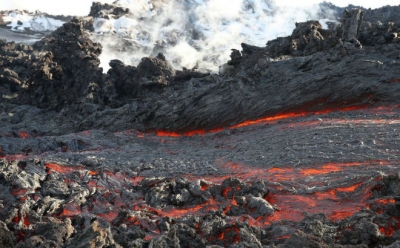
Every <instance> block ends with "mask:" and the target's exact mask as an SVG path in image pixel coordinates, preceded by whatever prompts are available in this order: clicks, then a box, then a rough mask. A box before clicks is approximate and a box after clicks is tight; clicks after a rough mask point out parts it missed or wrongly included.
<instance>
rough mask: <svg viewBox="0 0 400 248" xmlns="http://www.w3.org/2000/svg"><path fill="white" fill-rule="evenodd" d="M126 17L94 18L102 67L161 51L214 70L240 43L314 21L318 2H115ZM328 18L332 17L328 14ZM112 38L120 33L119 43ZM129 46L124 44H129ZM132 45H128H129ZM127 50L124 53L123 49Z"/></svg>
mask: <svg viewBox="0 0 400 248" xmlns="http://www.w3.org/2000/svg"><path fill="white" fill-rule="evenodd" d="M115 3H116V4H118V5H121V6H124V7H128V8H130V11H131V13H132V14H131V15H129V16H123V17H121V18H119V19H109V20H107V19H97V20H96V21H95V24H94V27H95V31H96V33H98V34H104V35H100V36H96V37H95V38H94V39H95V40H97V41H99V42H101V43H102V44H103V47H104V49H103V54H102V56H101V62H102V64H101V66H102V67H103V68H104V69H105V70H107V69H108V68H109V66H108V63H109V60H110V59H119V60H122V61H123V62H124V63H126V64H131V65H137V64H138V63H139V62H140V59H141V58H142V57H145V56H155V55H156V54H157V53H158V52H163V53H164V55H165V57H166V58H167V59H168V60H169V61H171V62H172V63H173V65H174V66H175V67H176V68H177V69H180V68H181V67H186V68H193V67H194V66H196V65H197V66H198V67H199V68H200V70H203V71H204V70H206V69H208V70H212V71H217V70H218V66H219V65H221V64H224V63H226V62H227V61H228V60H229V55H230V52H231V51H230V49H232V48H234V49H238V50H240V49H241V48H240V43H242V42H243V43H248V44H250V45H255V46H265V44H266V42H267V41H268V40H271V39H275V38H276V37H279V36H287V35H290V34H291V32H292V31H293V28H294V27H295V22H302V21H307V20H319V19H321V17H319V16H318V15H319V13H320V11H321V10H320V7H319V5H317V4H315V5H311V6H306V7H301V6H292V7H290V6H289V7H288V6H280V5H277V4H275V3H274V2H273V1H271V0H186V1H177V0H169V1H166V0H153V1H148V0H119V1H116V2H115ZM332 18H333V15H332ZM116 37H123V39H124V45H121V44H120V43H119V42H117V40H118V39H117V38H116ZM128 44H129V45H128ZM129 47H130V48H131V49H128V48H129ZM125 51H126V52H125Z"/></svg>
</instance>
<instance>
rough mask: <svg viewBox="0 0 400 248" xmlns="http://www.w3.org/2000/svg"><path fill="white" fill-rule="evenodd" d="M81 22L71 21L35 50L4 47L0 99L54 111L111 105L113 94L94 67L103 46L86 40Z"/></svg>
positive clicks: (9, 44) (20, 45)
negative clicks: (79, 105) (81, 104)
mask: <svg viewBox="0 0 400 248" xmlns="http://www.w3.org/2000/svg"><path fill="white" fill-rule="evenodd" d="M83 23H84V22H83V21H81V20H78V19H74V20H72V21H71V22H69V23H66V24H64V25H63V26H62V27H60V28H59V29H58V30H56V31H55V32H53V33H52V34H51V35H49V36H47V37H45V38H43V39H42V40H41V41H39V42H37V43H35V44H34V45H33V46H28V45H22V44H14V43H5V42H3V43H2V44H1V45H2V49H1V52H2V57H1V59H0V63H1V64H2V65H3V68H4V69H2V72H3V73H2V76H1V85H3V91H4V94H2V97H3V98H4V97H5V98H6V99H10V101H11V102H18V103H24V104H30V105H34V106H38V107H41V108H49V109H57V110H60V109H62V108H63V106H65V104H73V103H79V102H90V103H96V104H103V103H104V102H107V101H110V100H111V99H112V97H113V95H114V94H115V93H114V91H115V90H114V87H113V86H112V87H111V88H109V87H108V86H107V84H105V83H103V81H104V79H103V74H102V69H101V68H99V67H98V66H99V64H100V61H99V59H98V56H99V55H100V53H101V45H100V44H98V43H93V42H92V41H91V40H90V39H89V38H88V35H87V34H86V31H84V28H83Z"/></svg>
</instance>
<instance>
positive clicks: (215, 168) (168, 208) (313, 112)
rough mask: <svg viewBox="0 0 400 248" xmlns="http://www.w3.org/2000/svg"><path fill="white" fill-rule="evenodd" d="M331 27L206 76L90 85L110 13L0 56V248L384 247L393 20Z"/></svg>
mask: <svg viewBox="0 0 400 248" xmlns="http://www.w3.org/2000/svg"><path fill="white" fill-rule="evenodd" d="M325 4H326V3H325ZM153 7H154V8H155V10H153V11H156V8H160V6H157V5H154V6H153ZM153 7H152V8H153ZM331 7H332V6H331ZM335 11H336V12H334V13H336V14H335V15H336V18H337V21H332V22H327V23H322V22H320V21H318V20H309V21H306V22H296V23H293V28H294V29H293V32H292V33H291V35H290V36H286V37H279V38H276V39H273V40H269V41H267V40H266V41H265V42H264V43H265V45H264V46H255V45H253V44H248V43H242V44H241V49H240V50H239V49H232V50H230V49H227V50H226V51H225V53H227V54H228V55H229V54H230V58H229V59H228V60H226V61H225V62H224V64H220V65H219V66H220V67H219V72H216V71H214V70H212V69H210V70H207V68H204V67H201V65H200V64H199V66H195V67H194V68H191V67H190V68H188V67H186V68H182V67H177V66H176V63H178V62H179V61H178V62H177V61H176V60H174V61H172V60H169V58H168V53H167V52H165V51H166V50H165V49H167V47H168V46H169V45H171V44H172V43H173V42H172V41H171V40H169V41H168V42H170V43H168V42H167V43H165V44H164V43H163V44H161V43H160V44H158V45H157V46H156V47H155V48H154V49H153V50H152V51H148V53H147V55H146V56H147V57H146V56H143V58H142V59H141V60H140V61H139V62H138V64H135V65H128V64H127V63H124V62H123V61H122V60H118V59H113V60H111V61H109V63H108V66H109V69H108V70H107V71H106V70H105V69H103V67H101V66H100V64H101V61H100V58H101V55H102V52H104V50H105V49H109V48H106V45H104V44H103V45H102V44H100V42H99V39H100V38H99V36H97V35H95V34H94V33H93V32H94V30H95V28H96V24H97V25H98V24H99V21H98V20H99V18H103V19H104V20H111V19H112V18H121V17H124V16H129V15H133V16H134V14H132V13H131V12H130V10H129V9H126V8H122V7H121V6H118V5H113V4H100V3H93V6H92V9H91V11H90V15H89V16H86V17H79V18H77V17H76V18H67V17H64V20H63V21H64V22H65V23H64V24H62V25H61V24H60V27H59V28H57V29H55V30H54V31H52V32H48V33H46V35H45V36H43V37H42V36H41V37H40V38H38V39H37V40H36V41H33V42H24V43H18V42H11V41H6V40H0V65H1V66H0V110H1V114H0V247H18V248H25V247H27V248H28V247H29V248H30V247H43V248H45V247H63V248H64V247H65V248H71V247H73V248H76V247H138V248H139V247H140V248H141V247H143V248H145V247H146V248H147V247H149V248H156V247H182V248H183V247H210V248H211V247H232V248H233V247H235V248H239V247H240V248H242V247H271V248H272V247H288V248H289V247H392V248H394V247H400V5H399V6H393V7H390V6H387V7H383V8H380V9H374V10H371V9H363V8H347V9H339V8H336V9H335ZM1 13H2V15H3V18H2V19H0V20H3V21H2V23H0V26H1V28H0V29H1V30H3V31H1V32H8V33H13V32H14V31H12V30H7V18H5V17H4V16H6V15H7V13H6V12H1ZM36 14H37V13H36ZM271 14H273V13H271ZM107 18H108V19H107ZM103 19H102V20H103ZM36 20H39V19H36ZM145 21H146V20H145ZM165 25H167V24H165ZM265 29H268V27H267V26H266V27H265ZM31 32H33V31H32V30H31ZM188 32H189V31H188ZM13 34H15V35H20V36H21V37H22V36H23V35H26V36H30V37H31V36H32V35H37V34H32V33H29V34H22V33H15V32H14V33H13ZM190 34H191V35H192V36H193V35H194V36H193V37H194V38H193V37H192V36H191V37H192V38H193V39H194V40H196V39H195V38H196V37H197V41H199V40H200V41H201V39H202V38H201V37H202V35H201V34H200V33H199V32H195V31H193V30H191V31H190ZM41 35H43V32H42V33H41ZM104 35H106V34H104ZM107 35H113V34H107ZM114 35H115V36H112V37H115V43H113V46H114V48H115V49H116V53H118V52H122V51H125V52H128V53H132V54H134V53H136V50H135V49H139V48H138V47H139V46H140V44H139V43H138V44H136V45H137V46H136V45H135V44H133V43H132V42H129V40H128V39H127V38H126V37H121V36H118V35H117V34H114ZM35 37H36V36H35ZM238 42H239V43H240V41H238ZM140 51H143V50H140ZM149 54H151V56H148V55H149ZM182 61H183V60H182ZM182 63H183V62H182Z"/></svg>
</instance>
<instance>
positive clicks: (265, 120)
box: [155, 105, 400, 137]
mask: <svg viewBox="0 0 400 248" xmlns="http://www.w3.org/2000/svg"><path fill="white" fill-rule="evenodd" d="M398 107H399V106H398V105H395V106H392V107H384V106H381V107H375V108H368V106H366V105H357V106H349V107H333V108H328V109H324V110H319V111H301V110H299V111H293V112H287V113H281V114H276V115H273V116H267V117H263V118H260V119H256V120H248V121H244V122H241V123H238V124H235V125H231V126H229V127H228V128H227V129H237V128H241V127H246V126H253V125H258V124H273V123H276V122H277V121H281V120H288V119H295V118H299V117H306V116H312V115H314V116H321V115H326V114H329V113H333V112H339V113H340V112H351V111H357V110H368V111H370V112H375V113H390V111H391V110H393V109H396V108H398ZM367 108H368V109H367ZM324 123H327V124H341V125H343V124H358V125H366V124H375V125H379V124H387V125H390V124H398V123H400V119H398V118H390V119H354V120H353V119H348V120H346V119H337V118H336V119H335V118H334V119H329V120H323V119H321V120H319V121H311V122H306V123H293V124H288V125H289V126H291V127H296V126H307V125H321V124H324ZM225 129H226V128H223V127H220V128H214V129H209V130H206V129H198V130H191V131H186V132H174V131H167V130H156V131H155V134H156V135H157V136H162V137H181V136H196V135H204V134H207V133H217V132H222V131H224V130H225Z"/></svg>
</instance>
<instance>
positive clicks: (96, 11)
mask: <svg viewBox="0 0 400 248" xmlns="http://www.w3.org/2000/svg"><path fill="white" fill-rule="evenodd" d="M128 13H129V9H128V8H124V7H121V6H117V5H114V4H108V3H105V4H102V3H100V2H92V6H91V7H90V13H89V16H92V17H94V18H104V19H110V18H114V19H118V18H120V17H121V16H123V15H126V14H128Z"/></svg>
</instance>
